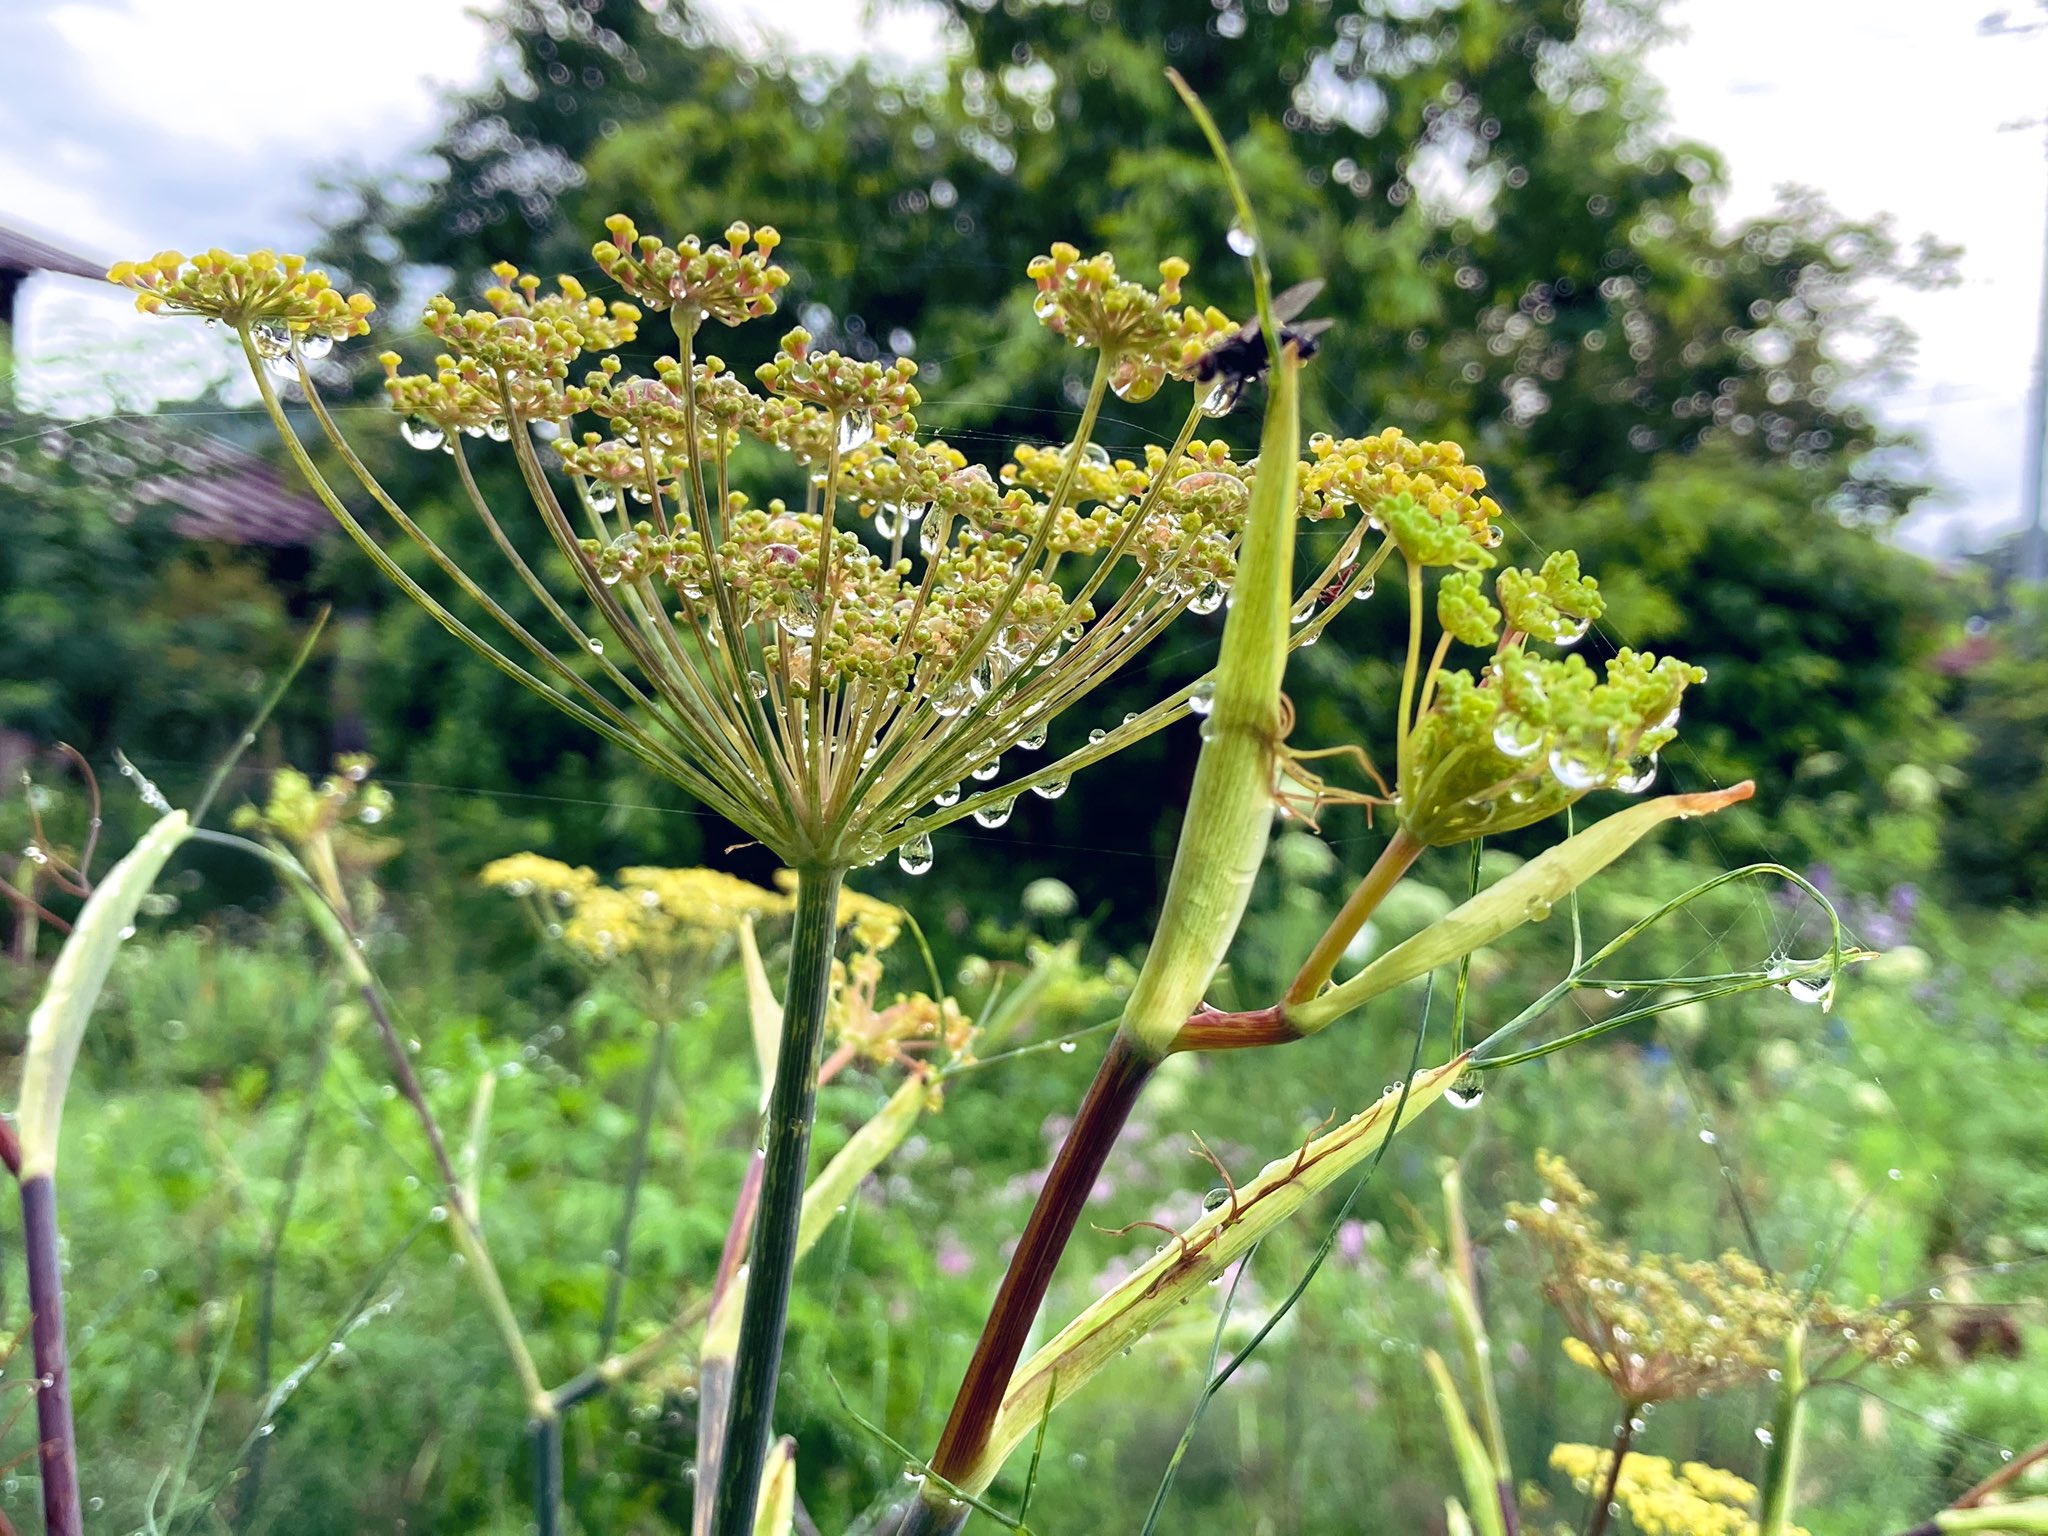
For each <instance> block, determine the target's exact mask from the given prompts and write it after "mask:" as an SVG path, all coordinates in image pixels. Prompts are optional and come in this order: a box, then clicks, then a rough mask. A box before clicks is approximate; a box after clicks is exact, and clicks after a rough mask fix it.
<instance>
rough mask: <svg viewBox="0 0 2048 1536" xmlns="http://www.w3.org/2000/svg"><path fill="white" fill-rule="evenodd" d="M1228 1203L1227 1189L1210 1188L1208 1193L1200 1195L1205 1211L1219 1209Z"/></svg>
mask: <svg viewBox="0 0 2048 1536" xmlns="http://www.w3.org/2000/svg"><path fill="white" fill-rule="evenodd" d="M1228 1204H1230V1191H1229V1190H1227V1189H1212V1190H1210V1191H1209V1193H1207V1194H1206V1195H1204V1196H1202V1209H1203V1210H1205V1211H1220V1210H1222V1209H1223V1207H1224V1206H1226V1205H1228Z"/></svg>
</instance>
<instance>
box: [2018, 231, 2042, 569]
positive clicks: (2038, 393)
mask: <svg viewBox="0 0 2048 1536" xmlns="http://www.w3.org/2000/svg"><path fill="white" fill-rule="evenodd" d="M2024 430H2025V432H2026V444H2025V453H2024V455H2023V457H2022V459H2021V465H2022V468H2021V470H2020V508H2021V512H2022V515H2023V524H2022V527H2021V530H2020V549H2019V555H2020V559H2019V579H2020V580H2021V581H2023V582H2026V583H2027V584H2028V585H2030V586H2039V585H2041V583H2043V582H2044V581H2048V526H2043V523H2042V508H2041V502H2042V494H2041V492H2042V486H2041V481H2042V477H2043V476H2044V474H2048V236H2044V237H2043V241H2042V246H2041V323H2040V333H2039V335H2038V336H2037V337H2036V338H2035V342H2034V387H2033V388H2032V389H2031V390H2030V391H2029V392H2028V396H2027V421H2026V426H2025V428H2024Z"/></svg>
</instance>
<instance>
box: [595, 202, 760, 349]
mask: <svg viewBox="0 0 2048 1536" xmlns="http://www.w3.org/2000/svg"><path fill="white" fill-rule="evenodd" d="M604 227H605V228H606V229H608V230H610V231H611V239H609V240H600V241H599V242H598V243H597V244H596V245H595V246H593V247H592V248H591V255H592V256H594V257H595V258H596V259H597V264H598V267H599V268H600V269H601V270H602V271H603V272H604V274H605V276H607V277H609V278H610V279H611V280H612V281H613V282H615V283H617V284H618V285H619V286H620V287H621V288H623V289H625V290H626V292H628V293H630V294H631V295H633V297H634V298H636V299H638V300H639V301H640V302H641V303H643V304H645V305H646V306H647V307H648V308H649V309H656V310H662V309H666V310H673V311H674V318H675V323H676V329H677V330H678V331H679V332H685V331H694V330H695V329H696V328H697V326H698V325H699V324H700V323H701V322H702V321H703V320H705V319H707V318H708V319H712V320H716V321H718V322H719V323H720V324H722V325H740V324H742V323H744V322H746V321H748V320H759V319H761V318H762V317H763V316H765V315H772V314H774V313H775V309H776V304H777V302H778V301H777V299H776V295H777V294H778V293H779V292H781V290H782V289H784V288H785V287H787V286H788V285H789V273H787V272H786V271H784V270H783V269H782V268H781V267H778V266H776V265H775V264H774V263H773V262H772V261H770V260H769V257H770V256H772V255H773V254H774V251H775V247H776V246H778V245H780V244H781V243H782V236H781V235H780V234H778V233H777V232H776V231H775V230H774V229H772V228H771V227H769V226H768V225H765V224H764V225H762V226H761V228H759V229H753V228H750V227H749V226H748V225H746V224H741V223H735V224H732V225H730V226H729V227H728V228H727V229H726V231H725V244H723V245H713V246H710V247H708V248H707V247H706V246H704V245H702V244H701V243H700V242H699V241H698V239H697V237H696V236H695V235H689V236H686V237H685V238H684V240H683V242H682V244H681V246H680V247H675V246H670V245H668V244H666V243H664V242H663V241H662V240H661V238H660V237H659V236H656V235H643V234H641V233H640V231H639V230H638V229H637V228H635V227H634V224H633V221H632V220H631V219H629V218H627V217H626V215H624V214H623V213H615V214H613V215H612V216H611V217H610V218H608V219H606V220H605V221H604ZM750 240H751V241H752V242H753V249H751V250H749V249H748V248H747V246H748V242H749V241H750Z"/></svg>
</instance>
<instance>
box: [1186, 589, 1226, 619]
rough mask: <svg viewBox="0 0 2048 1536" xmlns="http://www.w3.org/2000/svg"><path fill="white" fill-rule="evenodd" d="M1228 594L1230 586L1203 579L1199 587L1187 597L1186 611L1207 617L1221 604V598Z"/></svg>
mask: <svg viewBox="0 0 2048 1536" xmlns="http://www.w3.org/2000/svg"><path fill="white" fill-rule="evenodd" d="M1229 595H1230V588H1228V587H1226V586H1225V585H1224V584H1223V583H1222V582H1220V581H1205V582H1203V583H1202V586H1201V589H1200V590H1199V591H1197V592H1196V593H1195V595H1194V596H1193V597H1191V598H1189V599H1188V612H1189V613H1193V614H1199V615H1201V616H1203V617H1207V616H1208V615H1209V614H1212V613H1214V612H1215V611H1216V610H1217V609H1218V608H1221V607H1222V606H1223V599H1224V598H1226V597H1228V596H1229Z"/></svg>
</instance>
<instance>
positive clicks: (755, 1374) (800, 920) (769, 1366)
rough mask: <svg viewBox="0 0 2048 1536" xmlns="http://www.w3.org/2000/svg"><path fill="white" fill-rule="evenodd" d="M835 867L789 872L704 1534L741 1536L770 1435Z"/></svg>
mask: <svg viewBox="0 0 2048 1536" xmlns="http://www.w3.org/2000/svg"><path fill="white" fill-rule="evenodd" d="M843 874H844V871H843V870H840V869H836V868H809V869H800V870H798V871H797V888H796V924H795V927H794V929H793V931H792V934H791V940H790V951H789V982H788V985H787V986H786V987H785V988H784V990H783V998H782V1046H781V1049H780V1051H779V1053H778V1055H777V1059H776V1066H775V1087H774V1090H773V1092H772V1093H771V1094H770V1096H769V1100H768V1114H767V1119H766V1124H765V1125H764V1126H763V1128H762V1154H763V1155H762V1165H761V1203H760V1207H759V1209H758V1211H757V1213H756V1215H755V1218H754V1241H753V1246H752V1249H751V1251H750V1253H749V1256H748V1263H747V1288H746V1300H745V1305H744V1308H743V1310H742V1312H741V1315H740V1337H739V1349H738V1351H737V1358H736V1361H735V1365H734V1370H733V1380H732V1408H731V1411H730V1413H729V1414H728V1415H727V1418H726V1426H725V1454H724V1459H723V1462H722V1464H721V1465H720V1467H719V1472H718V1495H717V1499H716V1501H715V1503H714V1505H713V1514H712V1524H711V1532H710V1536H748V1533H749V1532H751V1531H752V1530H753V1528H754V1511H755V1505H756V1503H757V1501H758V1498H759V1494H760V1487H761V1469H762V1468H763V1466H765V1465H766V1463H767V1459H768V1443H769V1440H770V1438H771V1437H772V1434H773V1421H774V1414H775V1384H776V1380H777V1378H778V1377H779V1376H780V1375H781V1373H782V1332H783V1326H784V1324H785V1323H786V1321H787V1320H788V1316H789V1286H790V1275H791V1272H792V1271H793V1270H794V1269H795V1267H796V1246H797V1224H798V1221H799V1219H800V1218H801V1216H802V1214H803V1199H804V1183H805V1175H806V1173H807V1171H808V1165H809V1162H810V1150H811V1121H812V1119H813V1117H814V1116H815V1114H816V1112H817V1101H818V1060H819V1057H820V1056H821V1054H822V1053H823V1047H824V1042H825V1003H826V999H827V995H828V993H829V992H830V989H831V983H832V948H833V940H834V937H835V936H836V934H837V932H838V915H839V882H840V879H841V876H842V875H843Z"/></svg>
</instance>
